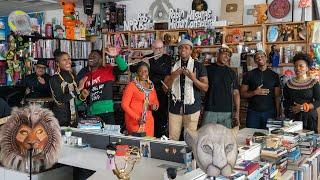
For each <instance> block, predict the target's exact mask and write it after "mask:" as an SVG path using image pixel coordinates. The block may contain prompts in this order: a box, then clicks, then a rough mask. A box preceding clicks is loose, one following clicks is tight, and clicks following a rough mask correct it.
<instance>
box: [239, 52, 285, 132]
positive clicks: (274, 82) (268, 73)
mask: <svg viewBox="0 0 320 180" xmlns="http://www.w3.org/2000/svg"><path fill="white" fill-rule="evenodd" d="M254 61H255V62H256V63H257V65H258V68H256V69H253V70H252V71H249V72H248V73H247V74H245V75H244V77H243V80H242V86H241V95H242V97H244V98H248V99H249V105H248V110H247V122H246V127H248V128H258V129H265V128H266V124H267V120H268V119H269V118H275V117H276V116H279V115H280V81H279V75H278V74H277V73H275V72H274V71H272V70H271V69H269V68H268V67H267V63H266V54H265V53H264V52H263V51H257V52H256V54H255V55H254Z"/></svg>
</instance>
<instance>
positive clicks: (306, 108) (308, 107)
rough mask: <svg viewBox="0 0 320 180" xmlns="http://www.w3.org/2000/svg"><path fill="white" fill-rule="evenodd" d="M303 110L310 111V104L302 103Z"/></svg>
mask: <svg viewBox="0 0 320 180" xmlns="http://www.w3.org/2000/svg"><path fill="white" fill-rule="evenodd" d="M303 110H304V112H309V111H310V105H309V104H308V103H303Z"/></svg>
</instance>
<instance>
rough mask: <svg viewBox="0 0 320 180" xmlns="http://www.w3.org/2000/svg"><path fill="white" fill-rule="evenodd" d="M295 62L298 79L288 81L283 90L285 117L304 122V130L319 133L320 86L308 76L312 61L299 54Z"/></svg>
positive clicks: (295, 57)
mask: <svg viewBox="0 0 320 180" xmlns="http://www.w3.org/2000/svg"><path fill="white" fill-rule="evenodd" d="M293 62H294V71H295V73H296V77H294V78H292V79H290V80H288V82H287V83H286V85H285V87H284V90H283V94H284V98H285V101H284V108H285V115H286V117H288V118H290V119H294V120H295V121H303V128H304V129H308V130H313V131H315V132H317V121H318V115H317V111H316V109H317V108H318V107H319V106H320V85H319V82H318V80H316V79H313V78H311V77H310V76H309V75H308V71H309V69H310V67H311V63H312V60H311V58H310V57H309V56H308V55H307V54H302V53H299V54H296V55H295V56H294V57H293Z"/></svg>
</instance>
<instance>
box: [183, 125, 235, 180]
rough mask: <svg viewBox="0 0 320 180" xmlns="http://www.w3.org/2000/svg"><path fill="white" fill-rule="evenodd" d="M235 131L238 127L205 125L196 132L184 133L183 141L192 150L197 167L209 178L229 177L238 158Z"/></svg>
mask: <svg viewBox="0 0 320 180" xmlns="http://www.w3.org/2000/svg"><path fill="white" fill-rule="evenodd" d="M237 130H238V127H235V128H234V129H228V128H226V127H224V126H222V125H220V124H206V125H204V126H203V127H201V128H200V129H199V130H198V131H197V132H195V131H188V130H187V131H186V133H185V141H186V143H187V145H188V146H189V147H191V148H192V152H193V155H194V157H195V159H196V161H197V164H198V166H199V167H200V169H201V170H203V171H204V172H205V173H206V174H207V175H208V176H209V177H217V176H219V175H223V176H229V175H231V173H232V169H233V167H234V165H235V163H236V160H237V156H238V147H237V143H236V138H235V136H236V134H237Z"/></svg>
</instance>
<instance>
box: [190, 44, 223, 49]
mask: <svg viewBox="0 0 320 180" xmlns="http://www.w3.org/2000/svg"><path fill="white" fill-rule="evenodd" d="M221 46H222V45H221V44H220V45H207V46H194V47H193V48H218V47H221Z"/></svg>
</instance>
